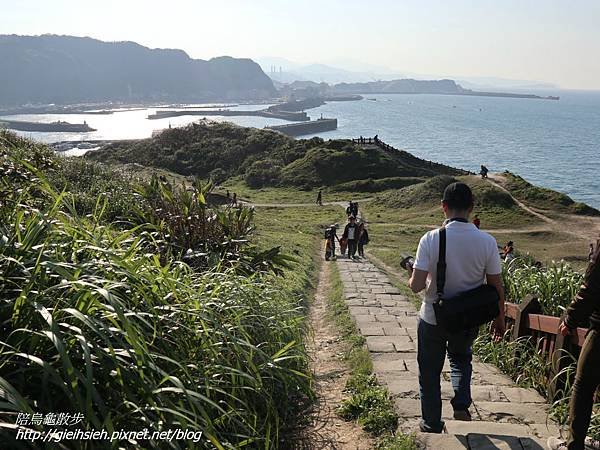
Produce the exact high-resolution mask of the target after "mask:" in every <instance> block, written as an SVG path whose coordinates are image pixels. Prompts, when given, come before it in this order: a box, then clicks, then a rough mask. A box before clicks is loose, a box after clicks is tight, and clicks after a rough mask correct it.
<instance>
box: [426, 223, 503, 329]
mask: <svg viewBox="0 0 600 450" xmlns="http://www.w3.org/2000/svg"><path fill="white" fill-rule="evenodd" d="M439 231H440V230H439V229H436V230H432V231H430V232H428V233H426V234H425V235H424V236H423V237H422V238H421V240H420V242H419V247H418V249H417V256H416V258H415V264H414V268H415V269H419V270H424V271H426V272H428V273H429V274H428V275H427V286H426V288H425V299H424V300H423V303H422V305H421V311H420V313H419V314H420V317H421V319H423V320H424V321H425V322H427V323H430V324H431V325H436V324H437V322H436V320H435V313H434V311H433V306H432V305H433V303H435V301H436V300H437V282H436V275H437V262H438V256H439V242H440V235H439ZM500 273H502V266H501V263H500V255H499V253H498V245H497V243H496V240H495V239H494V238H493V237H492V236H490V235H489V234H488V233H485V232H483V231H481V230H479V229H478V228H477V227H476V226H475V225H473V224H472V223H464V222H458V221H453V222H450V223H449V224H448V225H446V284H445V286H444V297H446V298H451V297H454V296H455V295H457V294H460V293H462V292H465V291H468V290H470V289H474V288H476V287H478V286H480V285H482V284H483V283H484V282H485V275H486V274H489V275H498V274H500Z"/></svg>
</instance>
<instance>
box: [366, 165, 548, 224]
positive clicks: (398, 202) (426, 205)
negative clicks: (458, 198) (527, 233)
mask: <svg viewBox="0 0 600 450" xmlns="http://www.w3.org/2000/svg"><path fill="white" fill-rule="evenodd" d="M456 181H463V182H465V183H467V184H468V185H469V186H470V187H471V189H472V190H473V195H474V197H475V206H474V209H473V215H475V214H477V215H479V218H480V219H481V221H482V223H483V224H484V226H485V228H486V229H489V228H494V227H506V226H509V227H511V228H519V227H523V226H526V225H529V224H532V223H535V221H536V220H537V219H535V218H534V217H533V216H532V215H531V214H529V213H527V212H525V211H523V210H522V209H521V208H520V207H519V206H518V205H517V204H516V203H515V201H514V200H513V199H512V198H511V196H510V195H509V194H508V193H506V192H505V191H503V190H501V189H498V188H497V187H495V186H493V185H491V184H490V183H487V182H485V181H482V180H480V179H478V178H476V177H474V176H466V177H451V176H447V175H440V176H436V177H434V178H430V179H428V180H427V181H425V182H423V183H420V184H413V185H411V186H408V187H405V188H403V189H400V190H397V191H395V192H386V193H385V194H382V195H380V196H378V197H377V201H376V203H375V204H376V205H377V206H379V207H382V208H392V209H393V210H398V213H399V214H397V215H398V216H400V217H407V216H408V217H407V218H408V220H407V223H411V222H413V221H414V220H415V219H416V220H419V221H420V222H418V223H423V221H424V218H425V217H426V216H430V215H431V213H430V210H431V209H434V210H437V211H435V212H437V214H436V215H438V216H440V215H441V210H440V200H441V198H442V196H443V193H444V189H445V188H446V186H448V185H449V184H451V183H454V182H456ZM411 213H412V214H411ZM410 215H412V216H413V217H414V218H413V219H412V220H411V218H410ZM370 217H371V216H370ZM440 222H441V221H440ZM434 223H435V222H434Z"/></svg>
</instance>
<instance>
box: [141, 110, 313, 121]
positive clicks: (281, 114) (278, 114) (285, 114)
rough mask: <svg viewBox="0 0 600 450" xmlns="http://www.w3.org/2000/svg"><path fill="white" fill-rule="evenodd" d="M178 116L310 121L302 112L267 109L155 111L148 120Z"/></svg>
mask: <svg viewBox="0 0 600 450" xmlns="http://www.w3.org/2000/svg"><path fill="white" fill-rule="evenodd" d="M178 116H202V117H207V116H258V117H267V118H271V119H282V120H290V121H295V122H301V121H307V120H310V118H309V117H308V114H306V113H305V112H304V111H301V112H294V111H270V110H268V109H261V110H258V111H238V110H231V109H222V110H206V109H205V110H193V109H184V110H169V111H156V112H155V113H154V114H149V115H148V119H150V120H154V119H165V118H168V117H178Z"/></svg>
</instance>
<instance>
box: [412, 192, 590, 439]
mask: <svg viewBox="0 0 600 450" xmlns="http://www.w3.org/2000/svg"><path fill="white" fill-rule="evenodd" d="M442 209H443V211H444V215H445V217H446V220H445V221H444V224H443V225H442V227H441V228H439V229H435V230H432V231H429V232H428V233H426V234H425V235H424V236H423V237H422V238H421V240H420V242H419V245H418V249H417V254H416V257H415V258H414V260H412V259H410V260H409V263H408V264H405V266H403V267H405V268H406V269H407V270H408V272H409V286H410V288H411V289H412V291H413V292H415V293H417V292H420V291H423V290H425V295H424V299H423V302H422V305H421V309H420V312H419V319H418V326H417V335H418V347H417V362H418V366H419V392H420V401H421V416H422V418H421V421H420V424H419V428H420V430H421V431H422V432H426V433H442V432H444V430H445V423H444V420H442V399H441V389H440V376H441V372H442V368H443V366H444V360H445V358H446V355H447V356H448V359H449V360H450V379H451V382H452V387H453V391H454V397H453V398H452V400H451V401H450V403H451V405H452V408H453V414H452V417H453V418H454V419H455V420H461V421H470V420H471V413H470V411H469V408H470V407H471V405H472V396H471V374H472V370H473V368H472V345H473V341H474V340H475V338H476V336H477V334H478V333H479V327H473V328H471V329H466V330H461V331H458V332H456V331H448V328H450V327H447V323H444V321H443V317H444V316H443V315H441V316H440V315H439V314H440V308H441V306H440V305H441V304H440V300H442V299H444V300H443V301H444V302H448V299H461V298H464V295H465V293H467V294H468V293H469V292H473V291H476V290H477V289H478V287H481V286H482V285H484V284H487V285H490V286H491V287H492V288H493V289H495V291H496V293H497V297H496V298H497V302H498V310H497V311H499V313H498V314H497V316H496V317H495V318H494V319H493V321H492V324H491V332H492V335H493V338H494V340H495V341H499V340H500V339H502V337H503V335H504V332H505V308H504V288H503V285H502V265H501V260H500V253H499V252H498V247H497V244H496V240H495V239H494V238H493V237H492V236H491V235H489V234H488V233H485V232H483V231H481V230H479V229H478V227H477V226H476V225H475V224H474V223H472V222H469V216H470V214H471V213H472V211H473V193H472V191H471V189H470V188H469V186H467V185H466V184H464V183H461V182H457V183H452V184H450V185H449V186H448V187H447V188H446V189H445V191H444V194H443V198H442ZM442 230H443V233H442ZM442 236H443V239H442V238H441V237H442ZM440 247H441V248H440ZM599 247H600V246H596V248H595V249H594V248H593V246H592V247H590V263H589V266H588V269H587V272H586V275H585V278H584V282H583V284H582V286H581V288H580V290H579V292H578V294H577V295H576V297H575V299H573V301H572V303H571V305H570V306H569V307H568V309H567V313H566V316H565V318H564V319H563V320H562V321H561V324H560V327H559V332H560V333H561V334H562V335H563V336H568V335H571V334H573V335H575V334H576V330H577V327H578V326H588V325H589V331H588V334H587V336H586V339H585V343H584V344H583V347H582V349H581V353H580V356H579V360H578V364H577V372H576V375H575V382H574V385H573V391H572V396H571V399H570V407H569V408H570V409H569V420H568V422H569V435H568V438H567V440H563V439H559V438H555V437H552V438H550V439H548V442H547V446H548V449H550V450H584V449H586V448H600V447H599V446H598V444H599V443H598V442H597V441H594V442H592V441H590V440H589V439H586V434H587V431H588V428H589V425H590V418H591V414H592V409H593V404H594V396H595V392H596V389H597V388H598V387H599V386H600V248H599ZM442 249H444V250H442ZM513 252H514V246H513V242H512V241H509V242H508V243H507V244H506V246H505V247H504V249H503V256H504V259H505V260H507V259H510V258H511V255H512V254H513ZM441 254H444V256H445V258H444V259H443V260H441V262H440V255H441ZM438 270H440V271H441V270H443V271H444V275H442V276H441V277H440V274H438ZM440 280H441V282H440ZM438 282H440V285H441V286H442V288H441V290H440V289H438V286H437V284H438ZM456 301H459V300H456ZM494 301H496V300H494Z"/></svg>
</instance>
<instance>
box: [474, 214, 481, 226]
mask: <svg viewBox="0 0 600 450" xmlns="http://www.w3.org/2000/svg"><path fill="white" fill-rule="evenodd" d="M473 225H475V226H476V227H477V229H479V227H480V226H481V220H479V216H478V215H475V218H474V219H473Z"/></svg>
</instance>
